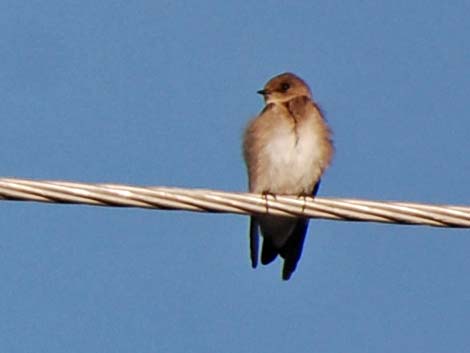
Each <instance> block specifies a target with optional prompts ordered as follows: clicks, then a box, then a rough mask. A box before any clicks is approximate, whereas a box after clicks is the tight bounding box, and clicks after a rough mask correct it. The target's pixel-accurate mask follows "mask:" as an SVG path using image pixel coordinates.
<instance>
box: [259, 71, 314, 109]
mask: <svg viewBox="0 0 470 353" xmlns="http://www.w3.org/2000/svg"><path fill="white" fill-rule="evenodd" d="M258 93H259V94H262V95H263V96H264V100H265V101H266V104H268V103H275V102H278V103H282V102H286V101H288V100H291V99H292V98H295V97H301V96H306V97H308V98H310V99H311V98H312V94H311V92H310V88H309V87H308V85H307V84H306V83H305V82H304V80H302V79H301V78H300V77H298V76H296V75H294V74H292V73H290V72H286V73H283V74H280V75H278V76H275V77H273V78H272V79H270V80H269V81H268V83H266V85H265V86H264V88H263V89H262V90H260V91H258Z"/></svg>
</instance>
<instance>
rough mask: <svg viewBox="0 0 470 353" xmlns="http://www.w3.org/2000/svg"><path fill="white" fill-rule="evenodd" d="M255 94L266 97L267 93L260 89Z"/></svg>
mask: <svg viewBox="0 0 470 353" xmlns="http://www.w3.org/2000/svg"><path fill="white" fill-rule="evenodd" d="M256 93H258V94H261V95H263V96H265V95H266V94H268V93H269V92H268V91H267V90H265V89H260V90H259V91H257V92H256Z"/></svg>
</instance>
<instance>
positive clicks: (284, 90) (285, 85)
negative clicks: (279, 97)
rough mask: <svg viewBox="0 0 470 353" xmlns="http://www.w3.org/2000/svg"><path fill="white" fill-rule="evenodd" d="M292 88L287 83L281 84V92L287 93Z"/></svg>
mask: <svg viewBox="0 0 470 353" xmlns="http://www.w3.org/2000/svg"><path fill="white" fill-rule="evenodd" d="M289 88H290V85H289V84H288V83H287V82H284V83H282V84H281V91H282V92H286V91H287V90H288V89H289Z"/></svg>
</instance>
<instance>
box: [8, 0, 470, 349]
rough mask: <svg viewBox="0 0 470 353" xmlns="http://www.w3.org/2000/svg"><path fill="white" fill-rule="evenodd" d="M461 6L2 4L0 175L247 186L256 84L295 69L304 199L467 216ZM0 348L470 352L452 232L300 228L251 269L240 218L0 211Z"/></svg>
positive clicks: (462, 264)
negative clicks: (291, 267) (305, 160)
mask: <svg viewBox="0 0 470 353" xmlns="http://www.w3.org/2000/svg"><path fill="white" fill-rule="evenodd" d="M469 18H470V2H469V1H468V0H466V1H458V0H456V1H452V2H445V1H437V0H435V1H393V2H392V1H360V2H359V1H349V2H345V1H331V0H328V1H326V0H325V1H307V0H306V1H293V2H281V1H263V2H261V1H259V2H251V4H248V2H245V3H241V2H238V1H226V2H219V1H212V2H211V1H197V2H196V1H194V2H170V1H132V2H129V1H57V0H50V1H18V0H14V1H13V0H11V1H7V0H3V1H1V2H0V101H1V104H0V119H1V137H0V165H1V167H0V171H1V172H0V174H1V175H3V176H9V177H25V178H33V179H65V180H76V181H83V182H114V183H128V184H135V185H162V186H178V187H204V188H213V189H223V190H229V191H243V190H246V175H245V167H244V164H243V160H242V158H241V151H240V144H241V134H242V131H243V127H244V125H245V124H246V122H247V120H248V119H249V118H250V117H252V116H254V115H256V114H257V112H258V111H260V109H261V108H262V106H263V102H262V99H261V97H260V96H258V95H256V93H255V92H256V90H258V89H260V88H261V87H262V86H263V85H264V83H265V82H266V81H267V80H268V79H269V78H270V77H272V76H274V75H276V74H278V73H281V72H284V71H292V72H295V73H297V74H298V75H300V76H301V77H303V78H304V79H305V80H306V81H307V82H309V84H310V85H311V87H312V90H313V94H314V98H315V99H316V101H318V102H319V103H320V105H321V106H322V107H323V109H324V110H325V112H326V114H327V118H328V121H329V122H330V124H331V126H332V129H333V130H334V136H335V145H336V148H337V154H336V157H335V161H334V165H333V166H332V168H331V169H330V170H329V171H328V172H327V174H326V176H325V178H324V182H323V184H322V189H321V190H320V196H325V197H327V196H330V197H357V198H366V199H373V200H384V199H388V200H408V201H418V202H425V203H448V204H467V205H468V204H470V183H469V175H470V154H469V150H470V139H469V132H470V114H469V112H470V108H469V97H470V74H469V67H470V40H469V38H470V20H469ZM0 212H1V213H0V229H1V233H0V318H1V319H0V350H1V351H2V352H9V353H10V352H49V353H51V352H297V353H302V352H327V353H328V352H331V353H337V352H348V353H356V352H357V353H365V352H382V353H384V352H400V353H405V352H410V353H411V352H413V353H415V352H427V353H433V352H446V353H451V352H455V353H462V352H465V351H468V349H469V347H470V335H469V332H470V319H469V318H470V231H469V230H454V229H433V228H429V227H416V226H393V225H381V224H372V223H355V222H334V221H322V220H316V221H313V222H312V223H311V227H310V231H309V236H308V239H307V243H306V246H305V249H304V254H303V258H302V260H301V263H300V265H299V268H298V271H297V272H296V273H295V275H294V276H293V278H292V280H291V281H289V282H287V283H286V282H282V281H281V280H280V262H279V261H278V262H276V263H275V264H273V265H271V266H268V267H262V268H259V269H257V270H256V271H254V270H252V269H251V268H250V265H249V259H248V240H247V227H248V220H247V217H243V216H236V215H216V214H194V213H188V212H165V211H149V210H139V209H116V208H97V207H89V206H76V205H74V206H65V205H48V204H39V203H20V202H5V201H3V202H0Z"/></svg>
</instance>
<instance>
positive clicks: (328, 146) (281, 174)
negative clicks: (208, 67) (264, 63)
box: [243, 73, 334, 280]
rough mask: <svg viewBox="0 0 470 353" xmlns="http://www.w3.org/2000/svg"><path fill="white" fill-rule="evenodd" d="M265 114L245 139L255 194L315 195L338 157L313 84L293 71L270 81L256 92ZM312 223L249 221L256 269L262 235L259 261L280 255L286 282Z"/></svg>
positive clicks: (277, 218)
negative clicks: (324, 175) (329, 167)
mask: <svg viewBox="0 0 470 353" xmlns="http://www.w3.org/2000/svg"><path fill="white" fill-rule="evenodd" d="M258 93H259V94H261V95H262V96H263V97H264V101H265V106H264V108H263V110H262V111H261V112H260V113H259V115H258V116H256V117H255V118H254V119H252V120H251V121H250V122H249V123H248V125H247V127H246V129H245V132H244V136H243V157H244V159H245V163H246V167H247V172H248V187H249V191H250V192H252V193H259V194H263V195H265V196H267V195H268V194H270V195H274V196H275V195H295V196H303V197H305V196H315V195H316V193H317V192H318V188H319V186H320V180H321V177H322V175H323V173H324V172H325V170H326V169H327V168H328V166H329V165H330V163H331V160H332V158H333V154H334V147H333V142H332V136H331V135H332V134H331V130H330V128H329V127H328V125H327V123H326V120H325V118H324V117H323V114H322V112H321V110H320V108H319V106H318V105H317V104H316V103H315V102H314V100H313V98H312V93H311V91H310V88H309V86H308V85H307V84H306V83H305V81H303V80H302V79H301V78H300V77H298V76H296V75H294V74H292V73H283V74H280V75H278V76H275V77H273V78H272V79H270V80H269V81H268V82H267V83H266V85H265V86H264V88H263V89H262V90H260V91H258ZM308 223H309V220H308V219H307V218H301V217H299V218H292V217H283V216H272V215H256V216H252V217H251V218H250V231H249V233H250V234H249V237H250V256H251V265H252V267H253V268H256V267H257V265H258V252H259V250H258V247H259V245H258V244H259V231H260V230H261V235H262V237H263V244H262V249H261V263H262V264H263V265H267V264H269V263H271V262H272V261H274V260H275V259H276V257H277V256H278V255H279V256H280V257H282V258H283V259H284V266H283V270H282V279H283V280H288V279H289V278H290V277H291V275H292V273H293V272H294V271H295V269H296V267H297V263H298V262H299V259H300V257H301V255H302V248H303V245H304V240H305V235H306V233H307V228H308Z"/></svg>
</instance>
